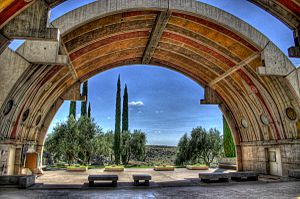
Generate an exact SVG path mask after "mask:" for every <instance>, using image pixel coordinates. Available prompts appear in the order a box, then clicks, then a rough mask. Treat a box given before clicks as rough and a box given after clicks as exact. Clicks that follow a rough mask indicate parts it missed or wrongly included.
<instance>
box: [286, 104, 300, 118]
mask: <svg viewBox="0 0 300 199" xmlns="http://www.w3.org/2000/svg"><path fill="white" fill-rule="evenodd" d="M285 113H286V116H287V117H288V118H289V119H290V120H296V119H297V113H296V111H295V110H294V109H293V108H291V107H288V108H287V109H286V110H285Z"/></svg>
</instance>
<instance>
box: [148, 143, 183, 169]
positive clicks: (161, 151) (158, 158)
mask: <svg viewBox="0 0 300 199" xmlns="http://www.w3.org/2000/svg"><path fill="white" fill-rule="evenodd" d="M176 150H177V147H175V146H163V145H147V146H146V159H145V164H147V165H162V164H167V165H173V164H174V161H175V158H176Z"/></svg>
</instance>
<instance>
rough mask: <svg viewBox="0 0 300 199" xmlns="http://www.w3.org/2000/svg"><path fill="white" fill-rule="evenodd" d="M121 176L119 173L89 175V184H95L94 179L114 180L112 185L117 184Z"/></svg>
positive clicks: (91, 185)
mask: <svg viewBox="0 0 300 199" xmlns="http://www.w3.org/2000/svg"><path fill="white" fill-rule="evenodd" d="M118 179H119V177H118V176H117V175H89V177H88V180H89V186H90V187H93V186H94V181H112V185H113V186H114V187H115V186H117V182H118Z"/></svg>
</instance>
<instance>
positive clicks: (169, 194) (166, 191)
mask: <svg viewBox="0 0 300 199" xmlns="http://www.w3.org/2000/svg"><path fill="white" fill-rule="evenodd" d="M299 187H300V181H297V182H281V183H246V182H245V183H244V182H242V183H236V184H232V185H224V184H221V185H219V184H218V185H216V184H212V185H207V186H193V187H164V188H151V187H149V188H130V189H120V188H104V189H98V190H95V189H94V190H70V189H69V190H18V189H0V198H1V199H7V198H30V199H32V198H43V199H52V198H118V199H119V198H172V199H173V198H214V199H215V198H238V199H241V198H248V199H250V198H251V199H252V198H253V199H258V198H259V199H260V198H268V199H269V198H274V199H275V198H276V199H284V198H289V199H291V198H297V197H300V190H299Z"/></svg>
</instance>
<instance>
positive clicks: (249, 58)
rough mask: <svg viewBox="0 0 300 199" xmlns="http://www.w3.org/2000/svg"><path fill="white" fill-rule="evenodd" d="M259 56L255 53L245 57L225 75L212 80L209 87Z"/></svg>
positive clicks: (258, 53)
mask: <svg viewBox="0 0 300 199" xmlns="http://www.w3.org/2000/svg"><path fill="white" fill-rule="evenodd" d="M260 54H261V51H259V52H256V53H254V54H252V55H250V56H249V57H247V58H246V59H244V60H243V61H241V62H240V63H238V64H237V65H235V66H234V67H232V68H230V69H229V70H227V71H226V72H225V73H223V74H222V75H220V76H219V77H217V78H216V79H214V80H212V81H211V82H210V83H209V84H208V85H209V87H211V88H212V87H213V86H214V85H215V84H217V83H218V82H219V81H221V80H223V79H225V78H226V77H227V76H229V75H231V74H232V73H234V72H235V71H237V70H239V69H241V68H242V67H243V66H245V65H247V64H248V63H250V62H251V61H253V60H254V59H256V58H257V57H259V56H260Z"/></svg>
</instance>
